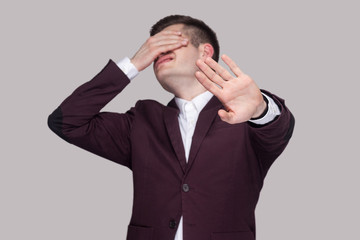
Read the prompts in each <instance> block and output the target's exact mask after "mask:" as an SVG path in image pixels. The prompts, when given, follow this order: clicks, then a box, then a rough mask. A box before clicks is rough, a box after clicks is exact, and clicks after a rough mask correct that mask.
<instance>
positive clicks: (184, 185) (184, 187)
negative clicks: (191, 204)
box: [182, 183, 190, 192]
mask: <svg viewBox="0 0 360 240" xmlns="http://www.w3.org/2000/svg"><path fill="white" fill-rule="evenodd" d="M182 189H183V191H184V192H188V191H189V190H190V188H189V185H187V184H186V183H185V184H183V186H182Z"/></svg>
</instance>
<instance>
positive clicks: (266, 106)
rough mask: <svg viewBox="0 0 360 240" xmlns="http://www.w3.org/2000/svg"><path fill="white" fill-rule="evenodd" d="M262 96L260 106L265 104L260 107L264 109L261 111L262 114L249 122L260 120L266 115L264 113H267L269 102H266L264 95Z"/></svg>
mask: <svg viewBox="0 0 360 240" xmlns="http://www.w3.org/2000/svg"><path fill="white" fill-rule="evenodd" d="M262 96H263V99H264V101H263V104H262V105H264V104H265V106H262V107H263V108H264V110H263V111H262V113H261V114H260V115H259V116H257V117H252V118H251V119H250V120H258V119H261V118H263V117H264V116H265V115H266V113H267V112H268V110H269V107H268V104H269V100H268V99H267V98H266V97H265V96H264V95H262Z"/></svg>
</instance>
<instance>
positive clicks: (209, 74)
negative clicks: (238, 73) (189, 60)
mask: <svg viewBox="0 0 360 240" xmlns="http://www.w3.org/2000/svg"><path fill="white" fill-rule="evenodd" d="M196 65H197V66H198V68H199V69H200V70H201V71H202V72H203V73H204V74H205V75H206V77H207V78H208V79H210V80H211V81H212V82H214V83H216V84H218V85H219V86H221V87H223V85H224V83H225V81H224V79H222V78H221V77H220V76H219V75H217V74H216V73H215V72H214V70H212V69H211V68H210V67H209V66H208V65H207V64H205V63H204V61H202V60H200V59H198V60H197V61H196Z"/></svg>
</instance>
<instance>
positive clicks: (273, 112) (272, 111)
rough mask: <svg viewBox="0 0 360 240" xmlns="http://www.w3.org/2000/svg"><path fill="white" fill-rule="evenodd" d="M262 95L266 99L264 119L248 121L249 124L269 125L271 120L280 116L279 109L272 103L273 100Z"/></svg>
mask: <svg viewBox="0 0 360 240" xmlns="http://www.w3.org/2000/svg"><path fill="white" fill-rule="evenodd" d="M262 95H264V96H265V97H266V99H267V100H268V111H267V113H266V114H265V116H264V117H262V118H260V119H256V120H249V121H250V122H252V123H255V124H259V125H264V124H266V123H269V122H271V121H272V120H274V119H275V118H276V116H278V115H280V109H279V107H278V105H277V104H276V103H275V102H274V100H273V99H272V98H271V97H269V96H267V95H266V94H264V93H262Z"/></svg>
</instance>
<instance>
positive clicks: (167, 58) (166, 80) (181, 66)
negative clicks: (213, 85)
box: [153, 24, 201, 93]
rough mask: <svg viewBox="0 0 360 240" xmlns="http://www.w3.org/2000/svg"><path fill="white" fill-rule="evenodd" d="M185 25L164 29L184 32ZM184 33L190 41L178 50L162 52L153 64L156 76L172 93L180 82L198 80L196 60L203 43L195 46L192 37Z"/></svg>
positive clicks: (199, 55)
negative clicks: (191, 40) (191, 41)
mask: <svg viewBox="0 0 360 240" xmlns="http://www.w3.org/2000/svg"><path fill="white" fill-rule="evenodd" d="M183 26H184V25H183V24H174V25H171V26H168V27H166V28H165V29H164V30H173V31H181V32H182V33H183V32H184V31H183ZM164 30H163V31H164ZM182 35H183V36H184V37H187V38H188V39H189V43H188V44H187V45H186V46H183V47H180V48H178V49H176V50H173V51H170V52H168V53H163V54H161V55H160V56H159V58H158V60H157V61H156V60H155V61H154V64H153V68H154V73H155V76H156V78H157V79H158V81H159V82H160V84H161V85H162V86H163V88H165V89H166V90H168V91H169V92H172V93H174V88H178V87H179V84H190V83H189V82H186V81H196V82H197V80H196V78H195V72H196V70H198V68H197V66H196V64H195V62H196V60H197V59H199V58H200V57H201V51H200V46H201V45H200V46H199V48H196V47H194V46H193V45H192V44H191V43H190V37H189V36H186V34H184V33H183V34H182ZM184 79H185V80H186V81H184ZM177 80H179V81H177Z"/></svg>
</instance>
